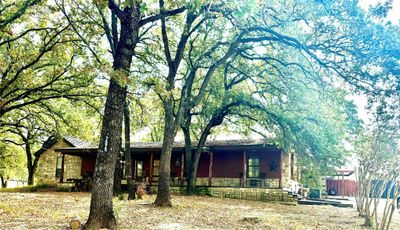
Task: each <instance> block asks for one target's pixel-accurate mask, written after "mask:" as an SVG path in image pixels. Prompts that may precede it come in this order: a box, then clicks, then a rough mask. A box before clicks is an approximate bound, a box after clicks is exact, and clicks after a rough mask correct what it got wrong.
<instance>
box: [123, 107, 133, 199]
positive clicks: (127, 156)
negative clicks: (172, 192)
mask: <svg viewBox="0 0 400 230" xmlns="http://www.w3.org/2000/svg"><path fill="white" fill-rule="evenodd" d="M124 122H125V175H126V181H127V185H128V200H134V199H135V186H134V184H133V181H132V175H133V174H132V155H131V136H130V135H131V128H130V127H131V125H130V124H131V122H130V114H129V103H128V100H125V103H124Z"/></svg>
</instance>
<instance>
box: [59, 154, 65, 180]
mask: <svg viewBox="0 0 400 230" xmlns="http://www.w3.org/2000/svg"><path fill="white" fill-rule="evenodd" d="M64 162H65V154H63V155H62V160H61V175H60V183H63V182H64Z"/></svg>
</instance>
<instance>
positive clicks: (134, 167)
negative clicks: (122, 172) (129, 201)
mask: <svg viewBox="0 0 400 230" xmlns="http://www.w3.org/2000/svg"><path fill="white" fill-rule="evenodd" d="M131 162H132V163H133V164H132V165H131V168H132V169H131V171H132V175H131V176H132V179H133V180H134V181H136V164H137V162H136V160H133V159H132V160H131ZM142 173H143V166H142ZM142 177H143V175H142Z"/></svg>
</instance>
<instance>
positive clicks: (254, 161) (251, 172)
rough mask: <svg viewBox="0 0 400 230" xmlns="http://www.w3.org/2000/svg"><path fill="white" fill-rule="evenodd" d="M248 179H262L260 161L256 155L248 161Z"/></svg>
mask: <svg viewBox="0 0 400 230" xmlns="http://www.w3.org/2000/svg"><path fill="white" fill-rule="evenodd" d="M247 169H248V170H247V177H249V178H251V177H260V159H259V158H258V156H256V155H250V156H249V158H248V160H247Z"/></svg>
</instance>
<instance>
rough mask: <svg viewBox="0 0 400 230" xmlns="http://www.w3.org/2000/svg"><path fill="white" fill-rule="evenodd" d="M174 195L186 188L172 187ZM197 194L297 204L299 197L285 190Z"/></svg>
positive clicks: (213, 189)
mask: <svg viewBox="0 0 400 230" xmlns="http://www.w3.org/2000/svg"><path fill="white" fill-rule="evenodd" d="M149 190H150V192H151V193H153V194H156V193H157V186H151V187H150V188H149ZM170 191H171V193H172V194H175V195H181V194H184V192H185V187H170ZM196 193H197V194H199V195H208V196H213V197H220V198H231V199H243V200H259V201H265V202H271V201H272V202H273V201H277V202H297V197H296V196H293V195H291V194H289V193H288V192H287V191H285V190H283V189H268V188H231V187H207V186H198V187H196Z"/></svg>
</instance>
